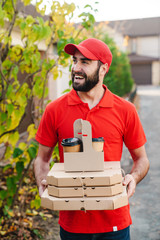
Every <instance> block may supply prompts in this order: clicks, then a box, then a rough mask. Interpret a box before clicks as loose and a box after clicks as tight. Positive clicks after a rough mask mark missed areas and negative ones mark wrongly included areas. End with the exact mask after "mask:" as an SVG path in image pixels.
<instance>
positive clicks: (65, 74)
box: [48, 67, 71, 101]
mask: <svg viewBox="0 0 160 240" xmlns="http://www.w3.org/2000/svg"><path fill="white" fill-rule="evenodd" d="M59 69H60V70H61V71H62V76H59V77H58V78H57V79H56V80H54V79H53V75H52V74H50V75H49V79H48V89H49V99H50V100H52V101H53V100H55V99H56V98H58V97H60V96H62V95H63V91H64V90H66V89H68V88H69V80H70V79H71V77H70V73H69V71H68V68H62V67H59Z"/></svg>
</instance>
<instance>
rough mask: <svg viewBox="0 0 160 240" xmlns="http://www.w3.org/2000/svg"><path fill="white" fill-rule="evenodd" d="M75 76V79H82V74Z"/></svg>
mask: <svg viewBox="0 0 160 240" xmlns="http://www.w3.org/2000/svg"><path fill="white" fill-rule="evenodd" d="M75 78H76V79H83V77H82V76H79V75H76V76H75Z"/></svg>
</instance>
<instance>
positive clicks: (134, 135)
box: [36, 85, 146, 233]
mask: <svg viewBox="0 0 160 240" xmlns="http://www.w3.org/2000/svg"><path fill="white" fill-rule="evenodd" d="M103 87H104V88H105V94H104V96H103V98H102V99H101V101H100V102H99V103H98V104H97V105H96V106H95V107H94V108H92V109H91V110H90V109H89V107H88V104H87V103H84V102H82V101H81V99H80V98H79V96H78V95H77V92H76V91H74V90H71V92H70V93H68V94H65V95H63V96H62V97H60V98H58V99H57V100H55V101H54V102H52V103H50V104H49V105H48V106H47V107H46V110H45V112H44V114H43V117H42V119H41V122H40V125H39V128H38V132H37V135H36V140H37V141H38V142H39V143H40V144H42V145H45V146H48V147H54V146H55V145H56V143H57V142H58V144H59V150H60V161H61V162H63V149H62V146H61V141H62V139H63V138H70V137H73V123H74V121H75V120H76V119H79V118H81V119H83V120H87V121H89V122H90V123H91V125H92V137H93V138H96V137H104V140H105V143H104V160H105V161H120V160H121V156H122V147H123V142H124V143H125V145H126V146H127V148H128V149H135V148H139V147H141V146H143V145H144V144H145V142H146V137H145V134H144V131H143V128H142V125H141V123H140V120H139V117H138V114H137V111H136V109H135V106H134V105H133V104H132V103H130V102H128V101H126V100H124V99H122V98H120V97H118V96H116V95H114V94H113V93H111V92H110V91H109V90H108V89H107V87H106V86H105V85H103ZM59 224H60V225H61V227H62V228H63V229H65V230H66V231H69V232H73V233H101V232H110V231H113V228H114V227H117V230H121V229H124V228H126V227H128V226H129V225H130V224H131V217H130V213H129V205H128V206H125V207H122V208H119V209H116V210H112V211H111V210H109V211H86V212H83V211H60V219H59Z"/></svg>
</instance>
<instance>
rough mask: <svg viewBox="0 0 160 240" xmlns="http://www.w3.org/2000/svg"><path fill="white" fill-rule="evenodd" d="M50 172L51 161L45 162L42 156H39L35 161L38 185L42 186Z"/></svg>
mask: <svg viewBox="0 0 160 240" xmlns="http://www.w3.org/2000/svg"><path fill="white" fill-rule="evenodd" d="M48 172H49V162H45V161H43V159H42V158H41V157H37V158H36V160H35V162H34V173H35V178H36V182H37V185H38V187H40V185H41V182H42V180H44V179H46V176H47V174H48Z"/></svg>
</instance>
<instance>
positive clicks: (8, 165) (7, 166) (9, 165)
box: [3, 164, 12, 172]
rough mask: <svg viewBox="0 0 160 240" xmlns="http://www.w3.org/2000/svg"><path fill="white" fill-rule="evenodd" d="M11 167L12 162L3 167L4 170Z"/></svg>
mask: <svg viewBox="0 0 160 240" xmlns="http://www.w3.org/2000/svg"><path fill="white" fill-rule="evenodd" d="M9 168H12V165H11V164H7V165H6V166H5V167H4V168H3V172H5V171H7V170H8V169H9Z"/></svg>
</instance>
